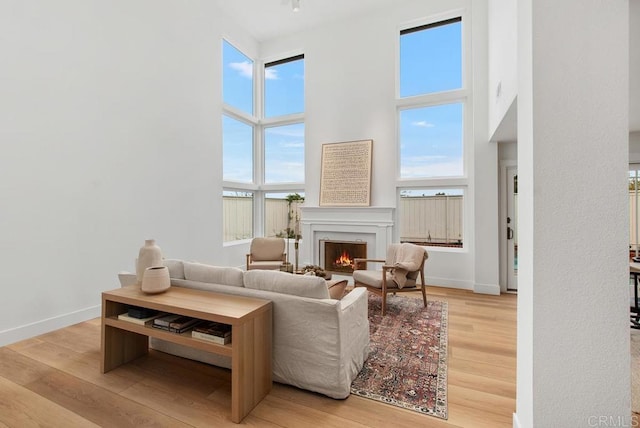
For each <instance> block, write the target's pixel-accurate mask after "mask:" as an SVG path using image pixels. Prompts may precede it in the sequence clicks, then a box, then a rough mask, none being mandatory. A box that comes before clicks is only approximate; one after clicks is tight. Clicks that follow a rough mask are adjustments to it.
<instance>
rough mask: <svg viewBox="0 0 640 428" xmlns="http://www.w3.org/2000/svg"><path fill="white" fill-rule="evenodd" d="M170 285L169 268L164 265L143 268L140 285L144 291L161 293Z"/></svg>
mask: <svg viewBox="0 0 640 428" xmlns="http://www.w3.org/2000/svg"><path fill="white" fill-rule="evenodd" d="M170 286H171V280H170V278H169V269H168V268H167V267H166V266H152V267H149V268H146V269H145V270H144V275H143V276H142V284H141V286H140V289H141V290H142V291H143V292H144V293H148V294H156V293H162V292H163V291H167V290H168V289H169V287H170Z"/></svg>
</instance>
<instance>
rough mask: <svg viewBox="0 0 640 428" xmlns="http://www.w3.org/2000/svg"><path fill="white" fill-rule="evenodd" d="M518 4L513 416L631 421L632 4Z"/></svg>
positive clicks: (556, 422) (541, 420)
mask: <svg viewBox="0 0 640 428" xmlns="http://www.w3.org/2000/svg"><path fill="white" fill-rule="evenodd" d="M518 8H519V19H518V30H519V32H518V44H519V49H518V51H519V55H520V59H519V63H518V70H519V89H518V190H519V192H518V197H519V220H520V228H519V238H520V241H519V243H520V251H519V272H518V281H519V284H518V285H519V287H518V344H517V348H518V349H517V351H518V368H517V413H516V416H515V419H516V423H515V424H514V425H517V426H519V427H522V428H529V427H569V426H580V427H587V426H605V425H608V426H631V421H630V373H629V372H630V365H629V364H630V362H629V319H628V317H629V312H628V311H629V307H628V306H629V290H628V288H627V287H626V286H623V285H624V284H627V281H628V277H629V274H628V269H629V268H628V264H627V260H628V254H627V245H628V239H629V237H628V233H629V232H628V203H629V202H628V193H627V190H626V188H627V186H626V182H627V162H628V150H629V149H628V138H629V135H628V133H629V131H628V123H629V122H628V120H629V116H628V114H629V111H628V108H629V107H628V93H629V92H628V82H629V68H628V67H627V64H628V40H629V34H628V2H626V1H620V2H613V3H612V2H584V1H582V0H567V1H564V2H557V1H554V0H535V1H532V0H522V1H520V2H519V3H518ZM568 23H570V26H569V27H568V26H567V24H568ZM569 28H570V31H568V29H569ZM586 88H588V90H586ZM594 99H597V100H598V102H597V103H593V100H594ZM585 183H588V185H585ZM560 184H561V185H560ZM567 189H571V190H572V191H573V192H574V194H575V195H576V196H577V197H576V198H570V199H567V198H566V194H567ZM601 417H603V418H605V419H604V420H605V422H604V423H602V422H601V421H602V419H600V418H601ZM609 418H610V419H609ZM613 424H615V425H613Z"/></svg>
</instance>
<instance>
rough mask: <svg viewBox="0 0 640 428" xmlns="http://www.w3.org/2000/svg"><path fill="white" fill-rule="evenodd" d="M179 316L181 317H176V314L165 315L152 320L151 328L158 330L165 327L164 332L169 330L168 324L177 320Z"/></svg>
mask: <svg viewBox="0 0 640 428" xmlns="http://www.w3.org/2000/svg"><path fill="white" fill-rule="evenodd" d="M181 316H182V315H177V314H165V315H163V316H161V317H158V318H156V319H154V320H153V326H154V327H158V328H162V327H166V328H165V330H169V324H170V323H172V322H173V321H175V320H177V319H178V318H180V317H181Z"/></svg>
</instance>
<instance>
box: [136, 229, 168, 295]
mask: <svg viewBox="0 0 640 428" xmlns="http://www.w3.org/2000/svg"><path fill="white" fill-rule="evenodd" d="M152 266H162V250H160V247H158V246H157V245H156V240H155V239H147V240H145V241H144V246H143V247H142V248H140V252H139V253H138V261H137V262H136V278H137V280H138V284H141V283H142V277H143V276H144V272H145V269H147V268H149V267H152Z"/></svg>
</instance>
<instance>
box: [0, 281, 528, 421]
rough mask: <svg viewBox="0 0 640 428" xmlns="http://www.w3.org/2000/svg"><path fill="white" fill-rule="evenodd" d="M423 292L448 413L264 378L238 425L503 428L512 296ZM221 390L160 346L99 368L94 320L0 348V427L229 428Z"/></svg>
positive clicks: (510, 400)
mask: <svg viewBox="0 0 640 428" xmlns="http://www.w3.org/2000/svg"><path fill="white" fill-rule="evenodd" d="M427 294H428V296H427V297H428V298H431V299H435V300H446V301H448V302H449V346H448V351H449V352H448V403H449V404H448V409H449V418H448V420H443V419H439V418H434V417H429V416H422V415H420V414H418V413H415V412H412V411H409V410H404V409H400V408H396V407H393V406H389V405H386V404H381V403H377V402H375V401H371V400H367V399H364V398H361V397H356V396H351V397H349V398H347V399H346V400H333V399H331V398H327V397H325V396H322V395H318V394H315V393H311V392H307V391H302V390H299V389H296V388H293V387H290V386H286V385H281V384H278V383H274V385H273V389H272V391H271V393H270V394H269V395H267V397H266V398H265V399H264V400H263V401H262V402H261V403H260V404H259V405H258V406H257V407H256V408H255V409H254V410H253V412H251V413H250V414H249V415H248V416H247V417H246V418H245V419H244V420H243V421H242V424H241V425H245V426H259V427H307V426H309V427H311V426H313V427H339V428H348V427H384V428H386V427H389V426H393V427H411V428H415V427H450V428H451V427H470V428H483V427H487V428H497V427H511V426H512V414H513V412H514V411H515V396H516V296H515V295H512V294H505V295H501V296H487V295H477V294H474V293H472V292H469V291H464V290H453V289H446V288H439V287H428V290H427ZM404 296H411V297H415V298H421V295H420V293H419V292H418V293H416V294H415V295H414V293H404ZM230 395H231V389H230V372H229V371H227V370H224V369H220V368H217V367H213V366H208V365H206V364H201V363H197V362H194V361H190V360H186V359H181V358H178V357H174V356H172V355H167V354H163V353H161V352H154V351H151V352H150V354H149V355H148V356H146V357H143V358H140V359H138V360H136V361H134V362H132V363H130V364H127V365H124V366H121V367H119V368H117V369H115V370H112V371H111V372H109V373H107V374H101V373H100V319H99V318H96V319H94V320H90V321H87V322H84V323H80V324H76V325H73V326H70V327H67V328H64V329H61V330H57V331H54V332H51V333H47V334H44V335H41V336H38V337H35V338H32V339H28V340H25V341H22V342H18V343H15V344H12V345H9V346H5V347H2V348H0V427H20V428H22V427H30V426H44V427H64V428H69V427H91V426H102V427H119V428H122V427H141V426H149V427H222V426H238V425H236V424H233V423H232V422H231V420H230V400H231V396H230Z"/></svg>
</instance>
